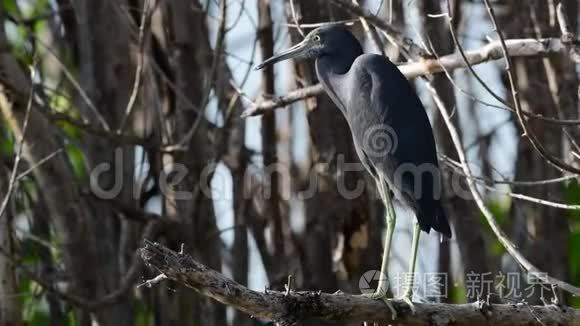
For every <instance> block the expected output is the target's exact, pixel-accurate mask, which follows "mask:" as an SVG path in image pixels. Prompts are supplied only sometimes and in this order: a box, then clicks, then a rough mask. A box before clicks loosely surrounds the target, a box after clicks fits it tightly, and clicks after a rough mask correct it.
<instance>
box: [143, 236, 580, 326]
mask: <svg viewBox="0 0 580 326" xmlns="http://www.w3.org/2000/svg"><path fill="white" fill-rule="evenodd" d="M141 257H142V258H143V260H144V261H145V263H146V264H147V266H149V268H151V269H153V270H155V271H157V272H159V273H160V275H159V276H157V277H156V278H154V279H153V280H154V281H151V282H145V283H144V284H145V285H148V286H152V285H153V284H155V283H158V282H159V281H162V280H164V279H170V280H173V281H176V282H178V283H180V284H182V285H185V286H187V287H189V288H192V289H194V290H196V291H198V292H199V293H200V294H202V295H205V296H208V297H210V298H213V299H215V300H217V301H219V302H221V303H223V304H226V305H230V306H232V307H234V308H236V309H238V310H241V311H244V312H246V313H248V314H250V315H252V316H253V317H256V318H262V319H268V320H273V321H274V322H276V323H278V325H296V324H298V323H299V322H301V321H304V320H308V319H320V320H341V321H345V320H350V321H374V322H388V323H391V322H393V320H392V318H391V314H390V312H389V310H388V309H386V307H385V306H384V304H383V303H382V302H381V301H378V300H372V299H368V298H365V297H363V296H360V295H348V294H343V293H335V294H328V293H321V292H313V291H300V292H295V291H288V292H286V291H285V292H278V291H265V292H257V291H253V290H250V289H248V288H246V287H245V286H243V285H241V284H239V283H236V282H234V281H233V280H231V279H229V278H227V277H225V276H224V275H222V274H220V273H218V272H216V271H214V270H212V269H210V268H208V267H206V266H204V265H202V264H200V263H199V262H197V261H195V260H194V259H193V258H191V256H189V255H186V254H183V253H181V252H175V251H173V250H170V249H168V248H166V247H164V246H163V245H161V244H159V243H154V242H150V241H145V246H144V247H143V248H141ZM393 303H394V304H395V306H396V308H397V310H398V311H400V312H401V313H400V314H399V317H398V318H397V320H396V322H397V324H402V325H403V324H404V325H409V326H416V325H456V326H460V325H469V326H479V325H482V326H483V325H496V326H502V325H505V326H507V325H510V326H511V325H532V324H538V323H540V324H543V325H552V324H554V325H572V324H574V323H575V322H577V321H578V320H580V310H578V309H572V308H565V309H563V308H561V307H558V306H555V305H550V306H528V305H526V304H523V303H522V304H509V305H508V304H503V305H489V304H487V303H485V302H474V303H471V304H457V305H453V304H443V303H416V304H415V308H416V313H415V314H414V315H413V314H411V313H410V311H409V308H408V306H407V305H406V304H405V303H403V302H401V301H399V300H395V301H393Z"/></svg>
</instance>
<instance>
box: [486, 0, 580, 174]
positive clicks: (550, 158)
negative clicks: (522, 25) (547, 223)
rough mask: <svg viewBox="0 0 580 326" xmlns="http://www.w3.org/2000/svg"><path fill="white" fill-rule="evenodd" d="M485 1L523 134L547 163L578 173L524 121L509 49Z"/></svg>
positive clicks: (488, 4)
mask: <svg viewBox="0 0 580 326" xmlns="http://www.w3.org/2000/svg"><path fill="white" fill-rule="evenodd" d="M484 2H485V6H486V8H487V12H488V14H489V17H490V18H491V21H492V23H493V27H494V30H495V32H496V33H497V35H498V37H499V41H500V44H501V49H502V52H503V55H504V58H505V62H506V71H507V75H508V80H509V83H510V88H511V92H512V97H513V101H514V105H515V109H516V114H517V116H518V120H519V121H520V124H521V126H522V129H523V131H524V135H525V136H527V138H528V139H529V140H530V143H531V144H532V147H534V149H535V150H536V152H538V154H540V156H541V157H542V158H544V159H545V160H546V161H547V162H548V163H550V164H551V165H553V166H554V167H556V168H558V169H560V170H565V171H569V172H572V173H575V174H580V169H579V168H577V167H574V166H572V165H570V164H568V163H566V162H564V161H563V160H562V159H560V158H558V157H555V156H553V155H552V154H550V153H549V152H548V151H547V150H546V148H544V145H542V143H541V142H540V141H539V140H538V138H537V137H536V135H535V134H534V132H533V130H531V129H530V128H529V127H528V125H527V122H526V119H524V114H523V113H522V112H523V111H522V107H521V104H520V96H519V93H518V91H517V88H516V87H517V86H516V84H517V82H516V76H515V75H514V73H513V71H512V69H511V67H512V60H511V57H510V55H509V50H508V48H507V45H506V41H505V39H504V37H503V34H502V33H501V30H500V29H499V25H498V24H497V19H496V17H495V12H494V10H493V7H492V6H491V4H490V2H489V0H484Z"/></svg>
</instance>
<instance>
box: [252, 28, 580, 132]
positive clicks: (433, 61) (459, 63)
mask: <svg viewBox="0 0 580 326" xmlns="http://www.w3.org/2000/svg"><path fill="white" fill-rule="evenodd" d="M506 46H507V48H508V49H509V55H510V56H511V57H537V56H546V55H549V54H554V53H562V52H564V51H567V46H566V44H564V43H563V42H562V40H560V39H558V38H544V39H511V40H506ZM463 55H465V60H464V57H463ZM501 58H503V53H502V46H501V42H500V41H495V42H491V43H489V44H487V45H485V46H483V47H481V48H479V49H476V50H470V51H465V52H464V53H463V54H462V53H454V54H450V55H446V56H442V57H440V58H438V59H437V58H429V59H425V58H423V59H421V60H420V61H417V62H413V63H408V64H404V65H400V66H398V68H399V70H400V71H401V72H402V73H403V75H405V77H407V78H409V79H411V78H416V77H421V76H426V75H431V74H435V73H439V72H443V71H453V70H455V69H460V68H469V67H470V66H471V65H477V64H480V63H484V62H489V61H492V60H498V59H501ZM322 92H323V89H322V86H321V85H320V84H316V85H313V86H308V87H305V88H301V89H298V90H295V91H292V92H290V93H288V94H286V95H284V96H280V97H275V98H273V99H269V100H264V101H261V102H258V103H254V104H250V107H249V108H248V109H247V110H246V111H244V112H243V113H242V117H249V116H255V115H260V114H264V113H265V112H267V111H270V110H274V109H277V108H282V107H286V106H288V105H290V104H292V103H294V102H297V101H300V100H303V99H306V98H309V97H313V96H317V95H320V94H322ZM510 111H513V110H512V109H510ZM522 113H523V114H524V115H525V116H526V117H529V118H534V119H540V120H542V121H544V122H546V123H553V124H559V125H578V124H580V120H560V119H556V118H548V117H544V116H542V115H538V114H535V113H531V112H525V111H523V112H522Z"/></svg>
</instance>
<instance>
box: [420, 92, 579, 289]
mask: <svg viewBox="0 0 580 326" xmlns="http://www.w3.org/2000/svg"><path fill="white" fill-rule="evenodd" d="M426 86H427V89H428V90H429V92H431V96H432V98H433V100H434V102H435V105H436V106H437V108H438V110H439V112H440V113H441V116H442V117H443V120H444V121H445V124H446V125H447V129H448V130H449V134H450V135H451V139H452V140H453V144H454V146H455V150H456V151H457V155H458V156H459V161H460V162H461V168H462V169H463V172H464V173H465V175H466V176H467V178H466V181H467V185H468V187H469V190H470V191H471V194H472V195H473V199H474V200H475V203H476V204H477V206H478V207H479V209H480V211H481V213H482V214H483V216H484V217H485V219H486V221H487V223H488V224H489V226H490V227H491V229H492V231H493V233H494V234H495V236H496V237H497V238H498V240H499V241H500V243H501V244H502V245H503V246H504V248H505V249H506V250H507V252H508V253H509V254H510V255H511V256H512V257H513V258H514V259H515V260H516V261H517V262H518V264H520V266H522V267H523V269H524V270H525V271H526V272H528V273H533V274H535V275H536V276H537V277H538V278H539V279H541V280H542V281H543V282H546V283H550V284H556V285H558V287H560V288H561V289H563V290H565V291H568V292H570V293H573V294H575V295H580V288H578V287H575V286H574V285H572V284H569V283H566V282H564V281H561V280H558V279H556V278H553V277H551V276H549V275H548V274H547V273H543V272H542V271H540V270H539V269H538V268H537V267H536V266H534V265H533V264H532V263H531V262H530V261H529V260H527V259H526V257H524V256H523V255H522V254H521V253H520V252H519V251H518V250H517V249H516V246H515V245H514V244H513V243H512V242H511V240H510V239H509V238H508V237H507V235H506V234H505V233H504V232H503V230H502V229H501V227H500V226H499V224H498V223H497V221H496V220H495V218H494V217H493V214H492V213H491V211H490V210H489V209H488V208H487V207H486V206H485V203H484V201H483V198H482V197H481V194H480V193H479V190H478V189H477V186H476V185H475V178H474V177H473V173H472V172H471V168H470V167H469V164H468V163H467V159H466V157H465V151H464V150H463V145H462V144H461V138H460V137H459V134H458V133H457V129H456V128H455V126H454V125H453V122H452V121H451V118H450V117H449V114H448V113H447V110H446V108H445V104H443V101H442V100H441V98H440V97H439V94H437V91H436V90H435V88H434V87H433V85H432V84H431V83H426Z"/></svg>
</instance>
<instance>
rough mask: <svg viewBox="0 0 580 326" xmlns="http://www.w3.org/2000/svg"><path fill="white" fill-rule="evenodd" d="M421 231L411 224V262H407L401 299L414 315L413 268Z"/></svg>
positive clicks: (415, 262)
mask: <svg viewBox="0 0 580 326" xmlns="http://www.w3.org/2000/svg"><path fill="white" fill-rule="evenodd" d="M420 235H421V229H420V227H419V223H417V222H415V223H413V240H412V244H411V260H410V261H409V274H408V275H407V288H406V289H405V293H404V294H403V297H402V298H401V299H403V300H404V301H405V302H406V303H407V304H408V305H409V308H411V311H412V312H413V314H415V306H414V305H413V287H414V284H415V266H416V265H417V248H418V247H419V236H420Z"/></svg>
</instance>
